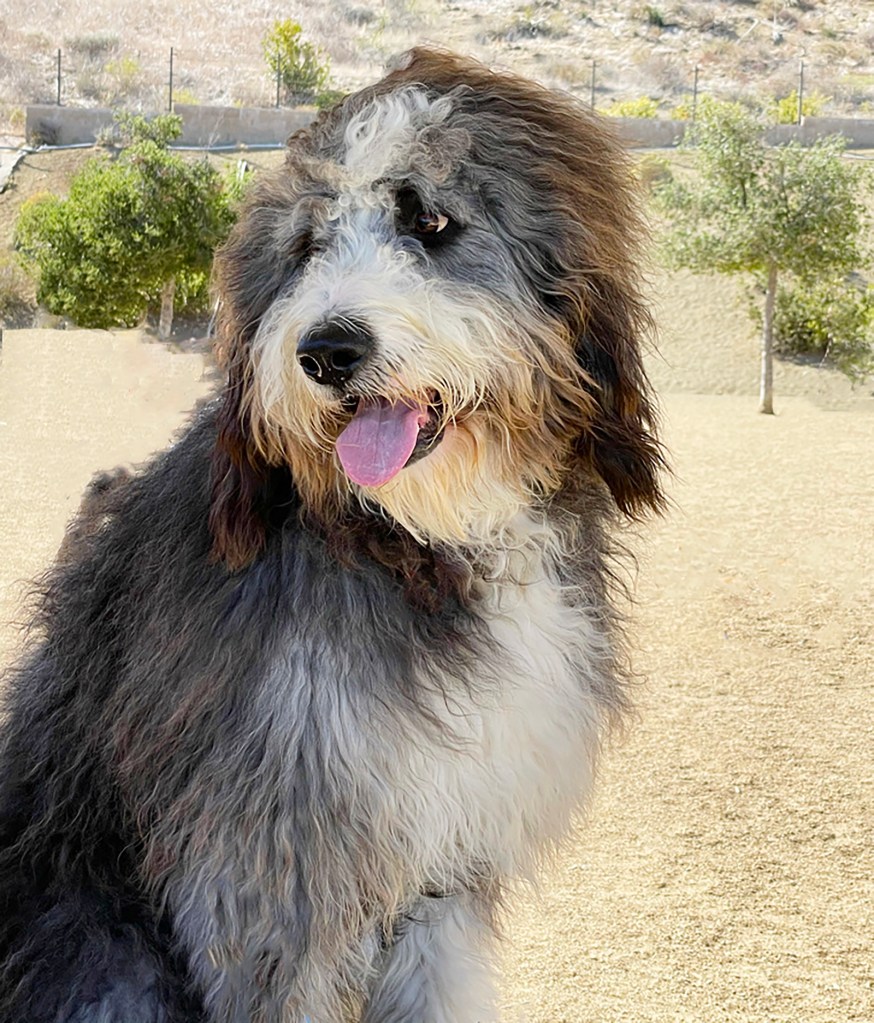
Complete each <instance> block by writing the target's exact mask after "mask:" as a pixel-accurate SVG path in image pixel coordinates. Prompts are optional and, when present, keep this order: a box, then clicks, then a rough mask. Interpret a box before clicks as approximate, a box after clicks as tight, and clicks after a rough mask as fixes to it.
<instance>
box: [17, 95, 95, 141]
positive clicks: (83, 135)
mask: <svg viewBox="0 0 874 1023" xmlns="http://www.w3.org/2000/svg"><path fill="white" fill-rule="evenodd" d="M113 117H114V113H113V111H112V110H107V109H104V108H102V107H96V108H87V107H56V106H49V105H48V104H44V105H43V104H40V105H38V106H37V105H34V106H29V107H28V108H27V111H26V114H25V121H24V135H25V138H26V139H27V141H28V142H29V143H30V144H31V145H49V146H69V145H75V144H76V143H77V142H93V141H94V139H95V138H96V137H97V134H98V132H99V131H100V129H101V128H106V127H108V126H109V125H111V124H112V120H113Z"/></svg>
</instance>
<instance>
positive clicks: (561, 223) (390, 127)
mask: <svg viewBox="0 0 874 1023" xmlns="http://www.w3.org/2000/svg"><path fill="white" fill-rule="evenodd" d="M638 233H639V223H638V219H637V217H636V215H635V209H634V202H633V199H632V198H631V196H630V192H629V185H628V172H627V168H626V166H625V162H624V159H623V157H622V155H621V153H620V152H619V151H618V147H617V144H616V143H615V142H614V141H613V139H612V138H611V136H610V135H609V134H608V133H607V132H606V131H605V130H604V129H603V128H602V127H600V125H599V124H598V121H597V120H596V119H595V118H594V117H591V116H587V115H586V114H584V113H583V112H581V111H580V110H579V109H578V108H577V107H576V106H574V105H573V104H572V103H571V102H569V101H568V100H565V99H562V98H560V97H558V96H556V95H554V94H552V93H549V92H547V91H546V90H543V89H540V88H538V87H536V86H534V85H532V84H530V83H527V82H523V81H521V80H519V79H515V78H510V77H506V76H499V75H494V74H492V73H491V72H489V71H487V70H486V69H485V68H483V67H481V66H480V65H477V64H474V63H471V62H467V61H463V60H461V59H459V58H456V57H452V56H450V55H447V54H440V53H430V52H426V51H414V53H413V54H411V55H408V57H407V58H406V61H405V63H404V64H403V66H402V67H400V68H398V69H397V70H395V71H394V72H392V73H391V74H390V75H389V76H388V77H387V78H386V79H384V80H383V81H382V82H381V83H379V84H378V85H377V86H375V87H374V88H372V89H369V90H365V91H364V92H362V93H359V94H357V95H355V96H352V97H349V98H348V99H347V100H346V101H345V102H344V103H342V104H341V105H340V106H339V107H337V108H335V110H334V111H332V112H330V113H329V114H327V115H326V116H323V117H322V119H320V120H319V121H318V122H317V123H316V124H315V125H314V126H313V127H312V128H310V129H308V130H306V131H305V132H302V133H300V134H299V135H298V136H295V137H293V138H292V139H291V140H290V147H289V154H288V159H287V161H286V166H285V167H284V168H283V169H282V171H281V172H279V173H277V174H275V175H273V176H266V177H265V178H264V179H262V180H261V181H259V182H258V183H257V184H256V186H255V187H254V189H253V193H252V195H251V196H250V198H249V199H248V201H247V204H246V208H245V210H244V211H243V214H242V216H241V219H240V222H239V224H238V226H237V228H236V229H235V232H234V234H233V236H232V238H231V240H230V241H229V243H228V245H227V246H226V247H225V249H224V250H223V252H222V253H221V254H220V256H219V260H218V274H217V280H218V285H219V293H220V298H221V300H222V303H223V306H222V316H221V323H220V342H221V346H222V350H223V352H224V355H225V358H226V360H227V363H228V369H229V388H228V392H227V398H226V404H225V410H224V415H223V432H222V436H221V438H220V452H219V457H218V459H217V470H218V473H219V477H218V479H217V494H216V505H217V507H215V508H214V519H213V525H214V530H215V532H216V538H217V542H218V546H219V548H220V551H219V553H222V550H221V548H222V538H223V537H224V541H225V542H224V548H225V550H224V553H225V554H226V555H228V556H230V559H231V560H232V561H234V560H236V561H241V560H245V557H242V555H245V554H246V553H247V552H245V551H242V550H239V549H237V548H239V546H240V545H241V544H242V545H243V546H245V545H246V543H248V544H249V546H251V544H252V543H253V542H257V528H255V529H253V528H252V523H251V522H249V521H246V519H247V516H248V517H250V516H251V515H252V514H254V504H255V502H254V500H253V499H252V495H253V493H254V491H255V490H256V489H257V486H258V479H257V478H258V476H259V473H260V474H263V472H264V469H265V467H268V466H278V465H279V466H283V465H284V466H288V467H290V470H291V473H292V476H293V479H294V482H295V486H296V488H297V490H298V491H299V493H300V495H301V499H302V500H303V502H304V504H305V505H306V506H307V507H308V509H309V510H310V511H312V512H313V513H314V514H315V515H316V516H317V517H321V518H322V519H323V520H325V521H333V520H336V519H338V518H341V517H342V515H343V512H344V509H348V508H349V507H350V506H352V505H355V506H363V507H364V508H367V509H375V510H381V511H383V512H385V513H387V514H388V515H389V516H390V517H391V519H392V520H394V521H395V522H397V523H399V524H400V525H401V526H403V527H404V528H405V529H406V530H408V531H409V532H410V533H411V534H412V535H413V536H415V537H416V538H417V539H418V540H420V541H423V542H430V543H434V544H446V545H451V546H454V547H460V546H465V545H469V546H474V547H476V546H482V545H489V544H490V543H491V542H493V541H494V538H495V537H496V536H497V535H499V533H500V531H501V529H502V528H503V526H504V525H506V523H507V522H509V521H510V520H511V519H512V518H513V517H514V515H516V513H517V512H518V511H520V510H521V509H523V508H525V507H528V506H530V505H531V504H532V503H536V502H539V501H543V500H545V499H549V498H550V497H551V496H552V495H554V494H555V493H556V492H557V491H559V490H560V489H561V488H562V487H566V486H568V485H571V484H572V483H573V477H574V476H575V475H576V474H578V473H579V472H586V471H587V472H589V473H592V474H595V475H600V476H601V478H602V479H603V480H604V482H605V483H606V484H607V486H608V487H609V488H610V490H611V491H612V492H613V494H614V497H615V498H616V501H617V503H618V504H619V506H620V507H622V508H623V510H626V511H633V510H636V509H637V508H638V507H640V506H641V505H645V504H647V503H649V504H654V503H656V502H657V501H658V499H659V493H658V487H657V482H656V470H657V467H658V461H659V457H658V448H657V445H656V443H655V441H654V440H653V438H652V436H651V435H650V432H649V431H650V426H651V413H650V408H649V404H648V402H647V398H646V394H645V378H644V376H643V373H642V370H641V366H640V359H639V351H638V336H639V335H640V333H641V331H642V330H643V329H645V326H646V322H647V321H646V314H645V312H644V311H643V308H642V306H641V303H640V300H639V296H638V291H637V278H636V269H635V263H634V258H633V253H634V246H635V243H636V240H637V235H638ZM247 477H249V478H247ZM235 537H236V538H235ZM245 538H248V540H246V539H245ZM232 548H233V549H232ZM248 553H249V555H250V556H251V553H253V552H251V551H250V552H248Z"/></svg>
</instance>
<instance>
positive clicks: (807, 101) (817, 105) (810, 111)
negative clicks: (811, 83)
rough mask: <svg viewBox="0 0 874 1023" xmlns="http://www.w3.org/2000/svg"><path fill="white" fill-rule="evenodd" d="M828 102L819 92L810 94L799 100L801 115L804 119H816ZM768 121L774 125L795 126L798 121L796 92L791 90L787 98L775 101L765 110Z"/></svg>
mask: <svg viewBox="0 0 874 1023" xmlns="http://www.w3.org/2000/svg"><path fill="white" fill-rule="evenodd" d="M827 101H828V97H827V96H823V95H822V93H819V92H811V93H808V94H807V95H805V96H803V97H802V99H801V113H802V115H803V116H804V117H817V116H818V115H819V114H821V113H822V110H823V107H824V106H825V104H826V102H827ZM767 114H768V119H769V120H771V121H773V122H774V123H775V124H795V123H796V121H797V120H798V90H797V89H793V90H792V92H790V93H789V95H788V96H784V97H783V98H782V99H775V100H773V101H772V103H771V105H770V106H769V107H768V110H767Z"/></svg>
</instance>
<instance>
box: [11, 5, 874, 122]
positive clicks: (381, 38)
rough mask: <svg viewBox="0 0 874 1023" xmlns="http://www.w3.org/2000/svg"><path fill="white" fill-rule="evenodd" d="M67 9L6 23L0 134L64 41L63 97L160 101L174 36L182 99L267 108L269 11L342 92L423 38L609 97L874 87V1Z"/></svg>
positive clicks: (36, 89)
mask: <svg viewBox="0 0 874 1023" xmlns="http://www.w3.org/2000/svg"><path fill="white" fill-rule="evenodd" d="M60 11H61V13H60V15H59V7H58V5H57V4H56V3H55V0H30V2H29V3H28V4H27V12H26V15H27V16H26V17H21V18H15V19H12V18H8V19H6V20H5V21H3V19H0V39H2V43H0V119H2V123H0V131H2V130H4V128H5V130H10V128H14V127H15V126H14V125H12V124H11V116H12V112H13V111H15V110H16V109H20V108H21V107H22V105H23V104H25V103H30V102H53V101H54V99H55V95H56V64H55V61H56V54H57V50H58V49H61V50H62V51H63V68H64V71H63V98H64V102H66V103H71V104H72V103H76V104H84V105H95V104H98V103H101V104H115V103H123V104H125V105H128V106H132V107H136V108H140V109H144V110H149V109H160V108H162V107H163V106H164V104H165V102H166V97H167V80H168V77H169V55H170V47H171V46H172V47H173V48H174V58H175V66H174V77H175V86H176V88H177V89H181V90H184V94H185V96H186V98H187V99H196V100H198V101H200V102H204V103H228V104H235V103H237V104H254V105H271V104H272V103H273V102H274V98H275V89H274V84H273V82H272V81H271V80H270V76H269V74H268V72H267V69H266V65H265V62H264V60H263V56H262V53H261V38H262V37H263V35H264V34H265V33H266V31H267V30H268V28H269V27H270V25H271V24H272V23H273V21H274V20H275V19H276V18H277V17H278V16H282V17H293V18H296V19H298V20H299V21H300V22H301V24H303V26H304V28H305V30H306V32H307V34H308V36H309V37H310V38H311V39H312V40H313V41H314V42H316V43H318V44H319V45H320V46H321V47H323V49H324V50H325V51H326V53H327V54H328V55H329V57H330V59H331V61H332V65H333V71H334V78H335V81H336V84H337V85H338V86H339V87H340V88H348V89H352V88H356V87H358V86H360V85H362V84H364V83H366V82H368V81H370V80H372V79H373V78H375V77H376V76H377V75H378V74H379V72H380V70H381V67H382V65H383V64H384V62H385V61H386V59H387V58H388V57H389V56H391V55H392V54H394V53H397V52H399V51H401V50H404V49H406V48H407V47H409V46H410V45H412V44H415V43H432V44H437V45H442V46H448V47H451V48H454V49H459V50H462V51H466V52H469V53H472V54H474V55H475V56H478V57H480V58H481V59H483V60H486V61H487V62H489V63H492V64H496V65H499V66H503V67H509V68H512V69H514V70H517V71H519V72H521V73H523V74H527V75H531V76H533V77H535V78H539V79H541V80H542V81H544V82H546V83H547V84H550V85H556V86H559V87H565V88H569V89H571V90H572V91H577V92H579V93H581V94H582V93H585V94H588V90H589V83H590V73H591V61H592V60H593V59H595V60H597V62H598V75H597V85H598V92H599V96H603V98H604V99H605V100H606V101H612V100H614V99H626V98H630V97H634V96H639V95H640V94H641V92H647V93H650V94H652V95H655V96H661V97H669V96H671V95H676V94H677V93H678V92H685V91H687V90H688V88H689V84H688V83H689V82H690V80H691V77H692V70H693V68H694V66H695V64H698V65H700V66H701V68H702V77H701V80H700V82H699V85H700V87H701V89H702V90H703V91H710V92H713V93H715V94H717V95H741V96H744V97H745V98H747V99H754V98H761V99H762V100H764V99H766V98H767V97H769V96H773V95H776V94H779V93H781V92H783V91H785V84H786V81H787V80H789V79H791V78H792V76H793V75H794V74H795V73H796V72H797V67H798V60H799V59H800V57H801V56H804V59H805V62H806V76H807V81H808V82H809V85H810V88H811V89H817V90H818V91H819V92H821V93H824V94H826V95H828V96H829V97H830V103H829V106H828V108H827V112H839V111H842V112H852V111H860V112H863V111H865V110H867V109H869V108H870V107H871V106H872V105H874V85H868V83H864V84H863V85H862V87H861V88H860V87H859V83H860V81H863V80H864V79H865V78H866V77H867V76H870V75H871V74H872V73H874V59H872V57H871V40H872V39H874V5H872V4H860V3H857V2H856V0H829V3H828V4H825V3H821V2H816V0H761V2H756V0H747V2H730V0H652V2H648V3H647V2H641V0H620V2H613V0H561V2H559V0H528V2H520V0H493V2H489V3H486V2H484V0H340V2H336V3H329V4H325V3H323V2H322V0H298V2H297V3H295V4H293V5H291V6H290V7H283V8H282V10H281V12H278V9H277V8H276V6H275V5H274V4H271V3H269V2H268V0H236V2H231V3H229V4H226V5H224V6H223V7H222V8H221V14H220V16H217V15H216V13H215V8H212V7H209V6H208V5H207V6H196V5H195V6H192V5H180V4H177V3H174V2H171V0H154V3H152V4H151V6H150V11H149V17H148V18H143V17H142V9H141V5H140V4H139V3H134V2H133V0H88V2H86V0H70V2H68V3H65V4H64V5H63V6H62V8H60ZM108 25H125V26H126V28H125V29H124V30H123V31H119V32H116V31H115V30H112V31H109V30H107V26H108ZM845 79H847V80H851V81H852V83H853V84H852V87H850V86H849V85H845V84H842V83H843V82H844V80H845Z"/></svg>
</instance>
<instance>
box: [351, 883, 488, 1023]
mask: <svg viewBox="0 0 874 1023" xmlns="http://www.w3.org/2000/svg"><path fill="white" fill-rule="evenodd" d="M489 915H490V914H489V913H488V907H487V906H486V905H485V903H484V900H483V899H482V897H481V896H477V895H472V894H469V893H465V894H462V895H449V896H442V897H423V898H422V899H420V900H419V901H418V902H417V903H416V905H415V907H414V908H413V910H412V911H411V912H410V913H409V915H408V916H406V917H405V918H404V920H403V921H402V922H400V923H399V924H398V927H397V930H396V933H395V935H394V940H393V943H392V946H391V948H390V949H389V951H388V952H387V953H386V958H385V961H384V966H383V969H382V971H381V973H380V975H379V977H378V978H377V980H376V982H375V984H374V987H373V990H372V992H371V995H370V998H369V1000H368V1003H367V1006H366V1008H365V1011H364V1014H363V1016H362V1023H490V1021H494V1020H496V1019H497V1011H496V1009H495V990H494V984H493V974H492V966H491V962H490V953H491V945H492V939H493V933H492V929H491V927H490V925H489V923H488V917H489Z"/></svg>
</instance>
